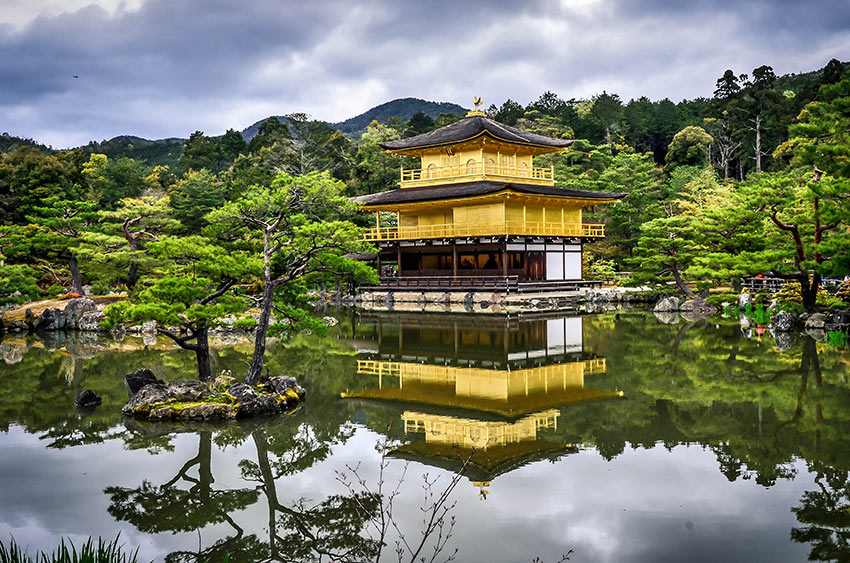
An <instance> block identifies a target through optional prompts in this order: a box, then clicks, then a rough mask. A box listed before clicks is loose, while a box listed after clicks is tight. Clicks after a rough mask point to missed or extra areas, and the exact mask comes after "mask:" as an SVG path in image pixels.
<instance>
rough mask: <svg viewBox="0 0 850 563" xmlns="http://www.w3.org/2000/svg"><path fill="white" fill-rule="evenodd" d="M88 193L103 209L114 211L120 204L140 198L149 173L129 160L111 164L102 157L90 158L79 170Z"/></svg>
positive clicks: (142, 166)
mask: <svg viewBox="0 0 850 563" xmlns="http://www.w3.org/2000/svg"><path fill="white" fill-rule="evenodd" d="M81 173H82V176H83V178H85V180H86V183H87V185H88V188H89V191H90V199H93V200H96V201H98V202H99V203H100V205H101V208H102V209H113V208H114V207H115V205H116V204H117V203H118V201H119V200H121V199H124V198H128V197H137V196H139V195H141V193H142V191H143V190H144V189H145V187H146V183H145V178H146V177H147V176H148V174H149V172H148V170H147V168H145V166H144V165H142V164H140V163H139V162H136V161H135V160H133V159H130V158H119V159H117V160H110V159H109V158H107V156H106V155H104V154H92V155H90V156H89V160H88V162H86V163H85V164H84V165H83V167H82V171H81Z"/></svg>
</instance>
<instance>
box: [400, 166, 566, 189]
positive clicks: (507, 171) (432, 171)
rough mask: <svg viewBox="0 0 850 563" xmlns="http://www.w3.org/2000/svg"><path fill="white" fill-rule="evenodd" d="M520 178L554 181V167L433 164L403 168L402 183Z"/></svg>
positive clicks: (405, 185)
mask: <svg viewBox="0 0 850 563" xmlns="http://www.w3.org/2000/svg"><path fill="white" fill-rule="evenodd" d="M487 176H490V177H496V176H500V177H505V178H518V179H525V180H532V181H546V182H554V180H555V172H554V169H553V168H551V167H549V168H533V167H528V166H506V165H503V164H486V163H485V164H484V165H482V164H481V162H475V163H469V164H461V165H454V166H431V167H429V168H411V169H408V168H402V169H401V183H402V185H403V186H404V187H410V186H411V185H416V184H427V183H430V182H432V181H437V180H461V181H462V180H474V179H480V178H482V177H487Z"/></svg>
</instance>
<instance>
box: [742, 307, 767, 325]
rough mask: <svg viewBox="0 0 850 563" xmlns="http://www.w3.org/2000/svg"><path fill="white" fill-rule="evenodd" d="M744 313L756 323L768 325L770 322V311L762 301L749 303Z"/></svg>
mask: <svg viewBox="0 0 850 563" xmlns="http://www.w3.org/2000/svg"><path fill="white" fill-rule="evenodd" d="M744 314H745V315H746V316H748V317H749V318H750V319H752V320H753V321H754V322H755V323H756V324H760V325H766V324H768V323H770V311H767V310H766V309H765V308H764V306H763V305H762V304H761V303H756V305H755V306H753V304H752V303H747V306H746V308H745V309H744Z"/></svg>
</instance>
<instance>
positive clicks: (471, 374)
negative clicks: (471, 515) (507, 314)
mask: <svg viewBox="0 0 850 563" xmlns="http://www.w3.org/2000/svg"><path fill="white" fill-rule="evenodd" d="M359 326H360V330H359V331H358V334H357V338H356V339H355V340H352V341H351V343H352V344H354V345H355V347H356V348H357V350H358V360H357V371H358V373H359V374H362V375H363V376H365V378H366V381H368V385H367V386H366V387H365V388H363V389H359V390H355V391H349V392H347V393H344V394H343V396H344V397H350V398H358V399H366V400H381V401H389V402H392V403H394V404H398V405H401V406H403V407H404V408H405V410H404V411H403V413H402V415H401V419H402V422H403V427H404V433H405V436H406V437H408V438H410V439H411V441H410V442H409V443H406V444H404V445H401V446H399V447H397V448H396V449H394V450H393V452H392V453H391V455H392V456H394V457H401V458H405V459H411V460H416V461H420V462H422V463H426V464H428V465H432V466H439V467H442V468H445V469H449V470H458V469H460V468H461V467H462V466H463V463H464V461H465V460H467V459H469V460H470V462H469V464H468V465H467V467H466V476H467V477H468V478H469V479H470V480H471V481H473V483H475V484H476V486H479V487H481V493H480V495H481V498H486V494H487V490H486V489H485V487H486V486H488V485H489V483H490V481H492V480H493V479H494V478H495V477H497V476H498V475H501V474H504V473H507V472H509V471H511V470H513V469H515V468H517V467H520V466H522V465H525V464H527V463H529V462H531V461H534V460H537V459H542V458H551V457H559V456H561V455H564V454H566V453H570V452H572V451H575V450H576V448H575V447H574V446H572V445H571V444H564V443H560V442H557V441H553V440H551V439H547V438H546V436H545V435H546V434H549V435H551V434H554V433H555V431H557V428H558V420H559V418H560V417H561V416H569V414H568V412H569V411H566V410H563V409H565V408H568V407H569V406H570V405H574V404H577V403H584V402H588V401H597V400H604V399H611V398H616V397H621V396H622V392H621V391H610V390H603V389H599V388H596V387H595V385H594V384H595V383H596V382H597V380H599V379H603V378H604V374H605V372H606V369H607V365H606V361H605V358H604V357H599V356H597V355H595V354H593V353H592V352H588V351H586V350H585V349H584V338H583V319H582V317H580V316H573V317H563V316H561V317H547V318H535V319H522V320H516V319H513V320H508V319H500V320H497V319H482V318H469V317H446V316H441V317H433V316H427V315H407V316H405V315H394V316H375V317H364V318H361V320H360V322H359ZM600 383H601V381H600Z"/></svg>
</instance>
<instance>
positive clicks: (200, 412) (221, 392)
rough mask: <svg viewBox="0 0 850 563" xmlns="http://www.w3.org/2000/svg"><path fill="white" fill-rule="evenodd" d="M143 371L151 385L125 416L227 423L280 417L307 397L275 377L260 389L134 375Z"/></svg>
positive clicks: (226, 380)
mask: <svg viewBox="0 0 850 563" xmlns="http://www.w3.org/2000/svg"><path fill="white" fill-rule="evenodd" d="M143 371H147V373H148V374H150V376H148V375H147V374H144V377H145V379H146V380H147V381H148V383H146V384H144V385H143V386H142V387H140V388H139V389H138V390H137V392H136V393H134V394H133V395H132V396H131V397H130V400H129V401H127V403H126V404H125V405H124V407H123V408H122V409H121V412H122V413H123V414H125V415H127V416H132V417H135V418H142V419H147V420H154V421H166V420H224V419H234V418H243V417H252V416H261V415H271V414H278V413H281V412H287V411H290V410H292V409H294V408H295V407H296V406H297V405H298V403H299V402H300V401H302V400H303V399H304V397H305V395H306V393H305V391H304V389H303V388H302V387H301V386H300V385H298V383H297V382H296V381H295V379H294V378H292V377H272V378H269V379H268V380H267V381H266V382H264V383H262V384H260V385H257V386H251V385H246V384H244V383H233V378H232V377H229V376H227V375H224V376H220V377H218V378H216V379H215V380H214V381H212V382H210V383H206V382H203V381H174V382H171V383H162V382H160V381H158V380H156V377H155V376H153V374H152V373H150V372H149V371H148V370H139V371H138V372H134V374H138V373H139V372H143ZM130 375H133V374H129V375H128V376H127V377H129V376H130ZM151 377H152V378H153V381H151ZM125 379H126V378H125ZM139 381H141V380H139ZM128 389H129V385H128Z"/></svg>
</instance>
